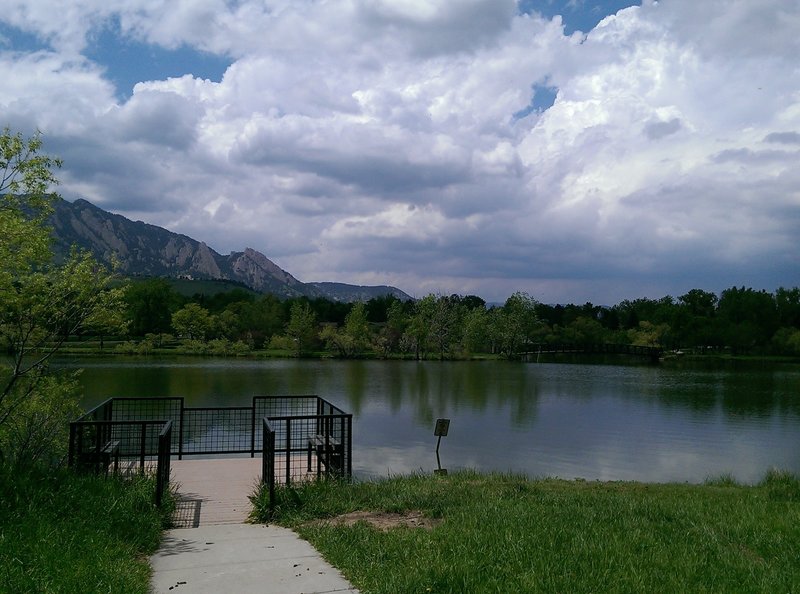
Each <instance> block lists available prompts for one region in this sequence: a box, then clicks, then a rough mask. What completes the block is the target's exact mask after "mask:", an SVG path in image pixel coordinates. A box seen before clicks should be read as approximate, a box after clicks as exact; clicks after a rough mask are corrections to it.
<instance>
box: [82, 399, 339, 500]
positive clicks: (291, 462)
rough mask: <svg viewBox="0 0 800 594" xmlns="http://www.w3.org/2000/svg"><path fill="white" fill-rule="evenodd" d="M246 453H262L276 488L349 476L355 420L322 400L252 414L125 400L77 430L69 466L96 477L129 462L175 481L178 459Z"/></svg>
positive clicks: (255, 404)
mask: <svg viewBox="0 0 800 594" xmlns="http://www.w3.org/2000/svg"><path fill="white" fill-rule="evenodd" d="M258 419H261V426H260V427H259V426H257V420H258ZM245 453H249V454H250V456H251V457H254V456H255V455H256V453H261V455H262V457H263V458H264V459H262V481H263V482H264V483H267V484H270V485H271V486H272V488H273V489H274V485H275V483H276V482H282V483H291V482H296V481H302V480H310V479H313V478H319V477H323V476H324V477H331V476H333V477H350V476H351V475H352V415H350V414H347V413H345V412H344V411H342V410H341V409H340V408H338V407H337V406H335V405H333V404H332V403H330V402H328V401H327V400H325V399H323V398H320V397H319V396H316V395H302V396H295V395H285V396H254V397H253V399H252V402H251V406H249V407H248V406H239V407H186V406H184V399H183V398H178V397H169V398H135V397H124V398H111V399H109V400H106V401H105V402H103V403H101V404H99V405H98V406H96V407H95V408H94V409H92V410H90V411H88V412H87V413H86V414H84V415H83V416H81V417H80V418H79V419H78V420H76V421H74V422H73V423H71V424H70V444H69V463H70V465H71V466H75V467H78V468H83V469H90V470H93V471H95V472H106V473H107V472H109V469H111V468H113V470H114V471H118V470H119V468H120V464H121V463H122V465H123V467H124V468H125V469H127V470H131V469H133V468H138V469H139V470H140V471H142V472H144V471H145V470H149V469H152V470H153V471H154V472H156V474H157V476H158V477H159V480H164V476H166V477H167V479H166V480H168V477H169V460H170V457H171V456H172V455H177V456H178V458H179V459H180V458H182V457H183V456H184V455H201V454H245ZM165 469H166V470H165ZM164 473H166V475H164ZM164 488H165V487H164ZM162 495H163V491H161V492H159V493H158V495H157V497H158V499H159V501H160V498H161V496H162Z"/></svg>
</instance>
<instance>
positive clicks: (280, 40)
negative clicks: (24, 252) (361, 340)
mask: <svg viewBox="0 0 800 594" xmlns="http://www.w3.org/2000/svg"><path fill="white" fill-rule="evenodd" d="M531 4H532V5H533V6H534V7H535V4H536V3H535V2H534V3H531V2H527V3H526V6H530V5H531ZM0 5H2V7H3V9H2V11H0V21H2V22H3V23H4V24H5V25H6V29H5V30H6V34H5V38H3V37H0V50H2V51H0V77H2V80H3V81H4V84H3V85H2V87H0V124H1V125H5V124H8V125H9V126H11V127H12V128H13V129H19V130H23V131H24V132H27V133H30V132H31V131H33V130H35V129H36V128H39V129H41V130H42V131H43V132H44V134H45V142H46V148H47V150H48V151H49V152H51V153H52V154H56V155H58V156H60V157H62V158H63V159H64V161H65V167H64V169H63V170H62V171H61V173H60V178H61V180H62V185H61V188H60V190H61V193H62V194H63V195H64V197H66V198H67V199H73V198H77V197H84V198H86V199H88V200H90V201H92V202H94V203H95V204H97V205H98V206H101V207H102V208H106V209H109V210H112V211H114V212H118V213H120V214H123V215H125V216H128V217H130V218H134V219H142V220H144V221H146V222H149V223H153V224H157V225H161V226H164V227H167V228H169V229H171V230H173V231H177V232H181V233H185V234H188V235H191V236H193V237H195V238H197V239H200V240H203V241H205V242H206V243H208V244H209V245H210V246H212V247H213V248H214V249H216V250H217V251H220V252H227V251H231V250H240V249H242V248H244V247H246V246H249V247H253V248H255V249H257V250H259V251H261V252H263V253H264V254H266V255H267V256H268V257H270V258H271V259H273V260H274V261H275V262H276V263H278V264H279V265H280V266H281V267H283V268H285V269H287V270H289V271H290V272H291V273H292V274H293V275H294V276H296V277H298V278H299V279H301V280H303V281H317V280H326V281H340V282H349V283H354V284H392V285H396V286H398V287H400V288H402V289H403V290H405V291H407V292H409V293H412V294H416V295H417V296H422V295H424V294H426V293H428V292H440V293H451V292H457V293H462V294H466V293H475V294H479V295H481V296H483V297H484V298H486V299H487V300H490V301H492V300H503V299H505V297H506V296H508V294H510V293H511V292H513V291H515V290H525V291H528V292H530V293H531V294H532V295H533V296H534V297H536V298H537V299H539V300H541V301H545V302H555V301H562V302H566V301H573V302H582V301H587V300H589V301H594V302H595V303H615V302H617V301H619V300H621V299H624V298H635V297H640V296H650V297H659V296H662V295H665V294H672V295H680V294H682V293H684V292H686V291H687V290H688V289H691V288H694V287H698V288H704V289H708V290H713V291H719V290H721V289H723V288H727V287H729V286H732V285H747V286H753V287H756V288H767V289H774V288H776V287H778V286H781V285H783V286H796V285H798V284H800V250H798V247H799V246H798V244H799V242H798V237H800V166H798V164H799V163H800V68H798V61H797V56H800V36H798V35H797V32H798V31H800V0H760V1H751V2H737V1H734V0H703V2H702V3H698V2H696V1H695V0H662V1H661V2H658V3H656V2H652V1H649V0H645V2H644V3H643V4H642V6H633V7H630V8H626V9H624V10H620V11H619V12H617V13H616V14H615V15H610V16H608V17H606V18H605V19H603V20H602V21H601V22H600V23H599V24H598V25H597V26H596V27H595V28H594V29H592V30H591V31H588V32H586V33H582V32H580V31H578V32H575V33H572V34H571V35H567V34H565V29H564V26H563V24H562V21H561V19H560V17H555V18H552V19H549V18H545V17H543V16H541V15H540V14H538V13H536V12H530V13H528V14H523V13H521V11H520V7H519V6H518V5H517V3H516V2H514V1H511V0H439V1H433V0H431V1H427V2H424V1H414V2H410V1H409V2H403V3H399V2H396V1H390V0H349V1H346V0H342V1H337V2H314V1H310V0H286V1H268V2H260V1H259V2H256V1H249V0H242V1H239V2H225V1H224V0H203V1H200V0H169V1H166V0H164V1H155V2H154V1H152V0H130V1H129V2H126V3H124V6H125V8H123V9H120V8H118V7H117V8H114V7H110V6H109V3H108V2H106V1H105V0H102V1H101V0H97V1H92V0H84V1H81V2H78V3H67V5H66V6H65V5H64V4H63V3H62V2H58V1H56V0H36V1H35V2H30V0H24V1H23V0H20V1H17V0H2V1H0ZM109 31H111V32H112V33H113V34H114V35H115V36H116V37H117V38H118V39H120V40H121V41H124V40H135V41H137V42H141V43H144V44H147V45H151V46H153V47H160V48H167V49H170V48H179V47H184V48H187V47H188V48H191V49H193V50H196V51H198V52H208V53H211V54H214V55H217V56H223V57H225V58H227V59H228V60H229V61H230V66H229V67H228V68H227V70H226V71H225V73H224V76H222V78H221V79H220V80H218V81H212V80H204V79H200V78H195V77H194V76H192V74H191V73H187V74H186V75H184V76H181V77H178V78H168V79H165V80H147V81H142V82H140V83H138V84H137V85H136V86H135V87H134V88H133V90H132V92H130V90H122V91H121V90H120V89H117V88H115V87H114V85H113V84H112V83H111V82H110V81H111V80H112V78H113V77H112V76H111V73H110V72H109V67H108V66H103V65H101V64H100V63H99V62H97V61H93V60H90V59H89V58H87V57H86V56H88V55H90V54H92V52H94V53H96V51H97V49H98V48H96V47H93V45H92V44H93V43H95V40H96V39H97V38H98V36H99V35H100V34H101V33H102V32H105V33H108V32H109ZM9 32H12V33H14V34H15V35H17V37H14V36H12V35H11V34H10V33H9ZM22 34H26V35H28V36H31V37H32V38H33V39H35V40H36V41H37V42H38V43H39V46H38V47H33V48H26V49H24V50H21V49H20V43H19V41H18V40H19V39H21V38H22V37H21V36H22ZM34 46H35V44H34ZM100 49H102V48H100ZM92 55H94V54H92ZM112 67H113V65H112ZM546 88H550V89H556V90H557V92H556V93H557V94H556V98H555V102H554V103H553V105H552V106H551V107H549V108H547V109H542V108H536V107H534V106H536V105H537V104H538V103H537V101H535V93H537V92H539V93H546V91H545V89H546Z"/></svg>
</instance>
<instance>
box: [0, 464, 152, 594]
mask: <svg viewBox="0 0 800 594" xmlns="http://www.w3.org/2000/svg"><path fill="white" fill-rule="evenodd" d="M154 486H155V481H154V480H150V479H142V478H136V479H134V480H121V479H116V478H109V479H107V480H106V479H104V478H102V477H96V476H78V475H75V474H73V473H71V472H68V471H51V470H47V471H41V470H39V471H28V472H22V473H12V472H11V471H10V470H8V469H3V468H2V467H0V592H3V593H5V592H9V593H11V592H14V593H17V592H20V593H22V592H32V593H33V592H35V593H40V592H47V593H49V592H64V593H65V594H66V593H69V594H75V593H81V594H88V593H93V592H108V593H114V594H117V593H128V592H131V593H134V592H135V593H141V594H145V593H146V592H147V591H148V589H149V580H150V567H149V564H148V562H147V555H149V554H150V553H152V552H154V551H155V550H156V548H158V543H159V542H160V539H161V529H162V525H163V524H164V522H163V520H164V517H165V516H164V514H166V513H168V510H166V509H165V510H164V512H163V514H162V512H161V511H159V510H158V509H157V508H156V507H155V506H154V505H153V492H154Z"/></svg>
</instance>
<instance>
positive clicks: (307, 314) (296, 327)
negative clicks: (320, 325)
mask: <svg viewBox="0 0 800 594" xmlns="http://www.w3.org/2000/svg"><path fill="white" fill-rule="evenodd" d="M316 335H317V316H316V314H315V313H314V311H313V310H312V309H311V306H310V305H309V304H308V302H307V301H295V302H294V303H293V304H292V309H291V311H290V313H289V323H288V324H287V325H286V336H288V337H289V338H290V339H291V340H292V341H293V342H294V350H295V354H296V355H298V356H299V355H302V354H303V353H305V352H307V351H308V350H310V348H311V346H312V344H313V342H314V339H315V337H316Z"/></svg>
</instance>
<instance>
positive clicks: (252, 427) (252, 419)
mask: <svg viewBox="0 0 800 594" xmlns="http://www.w3.org/2000/svg"><path fill="white" fill-rule="evenodd" d="M250 457H251V458H255V457H256V397H255V396H253V402H252V405H251V408H250Z"/></svg>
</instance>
